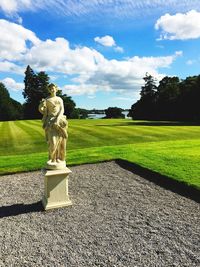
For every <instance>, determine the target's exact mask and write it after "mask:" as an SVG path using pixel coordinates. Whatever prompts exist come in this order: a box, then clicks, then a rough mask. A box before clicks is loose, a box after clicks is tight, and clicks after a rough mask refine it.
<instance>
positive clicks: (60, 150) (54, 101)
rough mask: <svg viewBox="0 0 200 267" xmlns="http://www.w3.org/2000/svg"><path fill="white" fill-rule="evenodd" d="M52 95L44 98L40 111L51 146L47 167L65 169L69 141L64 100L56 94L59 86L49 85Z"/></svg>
mask: <svg viewBox="0 0 200 267" xmlns="http://www.w3.org/2000/svg"><path fill="white" fill-rule="evenodd" d="M48 90H49V93H50V96H49V97H47V98H46V99H42V101H41V102H40V105H39V111H40V113H42V114H43V118H42V122H43V129H44V130H45V135H46V140H47V143H48V148H49V160H48V161H47V165H46V168H47V169H53V170H56V169H63V168H65V167H66V162H65V151H66V142H67V137H68V136H67V125H68V123H67V120H66V116H65V115H64V106H63V100H62V99H61V98H60V97H58V96H56V92H57V91H58V87H57V86H56V85H54V84H50V85H49V86H48Z"/></svg>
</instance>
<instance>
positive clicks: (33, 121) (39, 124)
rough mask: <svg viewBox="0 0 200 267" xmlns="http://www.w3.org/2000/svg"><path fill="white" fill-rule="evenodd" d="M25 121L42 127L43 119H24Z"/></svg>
mask: <svg viewBox="0 0 200 267" xmlns="http://www.w3.org/2000/svg"><path fill="white" fill-rule="evenodd" d="M23 121H24V122H27V123H28V124H29V125H34V126H37V127H40V128H42V121H41V120H23Z"/></svg>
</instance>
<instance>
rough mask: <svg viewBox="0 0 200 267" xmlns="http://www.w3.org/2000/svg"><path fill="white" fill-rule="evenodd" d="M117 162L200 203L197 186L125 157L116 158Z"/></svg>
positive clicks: (159, 184) (161, 185)
mask: <svg viewBox="0 0 200 267" xmlns="http://www.w3.org/2000/svg"><path fill="white" fill-rule="evenodd" d="M115 162H116V163H117V164H118V165H119V166H120V167H122V168H124V169H126V170H128V171H131V172H132V173H134V174H136V175H139V176H141V177H142V178H144V179H146V180H148V181H150V182H153V183H154V184H156V185H158V186H160V187H162V188H164V189H166V190H169V191H171V192H174V193H176V194H179V195H181V196H184V197H186V198H189V199H191V200H193V201H195V202H197V203H200V190H198V189H197V188H195V187H192V186H189V185H187V184H185V183H183V182H178V181H176V180H173V179H172V178H170V177H168V176H165V175H161V174H159V173H157V172H155V171H151V170H149V169H146V168H144V167H141V166H139V165H137V164H135V163H132V162H129V161H126V160H123V159H116V160H115Z"/></svg>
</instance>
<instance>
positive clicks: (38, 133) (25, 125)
mask: <svg viewBox="0 0 200 267" xmlns="http://www.w3.org/2000/svg"><path fill="white" fill-rule="evenodd" d="M17 125H18V127H20V128H21V129H23V131H24V132H26V133H27V134H28V135H29V136H30V137H31V138H30V140H31V141H32V142H36V143H37V142H38V140H40V139H41V140H42V138H44V130H43V129H42V128H41V127H40V128H39V127H38V126H34V125H31V123H30V122H29V121H17Z"/></svg>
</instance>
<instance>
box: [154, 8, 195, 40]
mask: <svg viewBox="0 0 200 267" xmlns="http://www.w3.org/2000/svg"><path fill="white" fill-rule="evenodd" d="M155 29H156V30H161V35H160V38H159V40H165V39H169V40H187V39H196V38H200V12H197V11H195V10H191V11H189V12H187V13H185V14H181V13H177V14H175V15H170V14H165V15H164V16H162V17H160V18H159V19H158V20H157V22H156V24H155Z"/></svg>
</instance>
